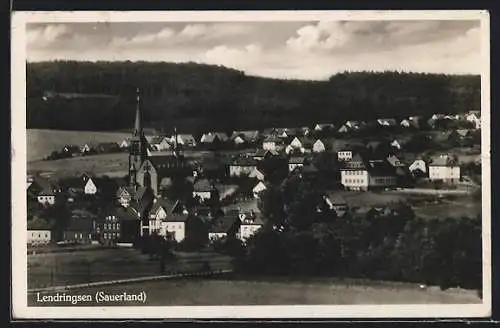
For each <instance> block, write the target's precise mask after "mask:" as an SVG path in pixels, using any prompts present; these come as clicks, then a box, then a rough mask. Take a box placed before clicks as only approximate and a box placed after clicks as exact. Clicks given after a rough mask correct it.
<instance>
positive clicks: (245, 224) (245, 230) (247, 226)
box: [237, 212, 264, 242]
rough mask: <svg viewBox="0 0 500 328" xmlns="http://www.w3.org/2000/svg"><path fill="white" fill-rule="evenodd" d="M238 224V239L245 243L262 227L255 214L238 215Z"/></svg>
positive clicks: (262, 224) (261, 222)
mask: <svg viewBox="0 0 500 328" xmlns="http://www.w3.org/2000/svg"><path fill="white" fill-rule="evenodd" d="M239 219H240V224H239V232H238V233H237V237H238V239H240V240H241V241H243V242H245V241H246V240H248V238H250V237H251V236H253V235H254V234H255V233H256V232H257V231H259V230H260V229H261V228H262V227H263V226H264V221H262V219H261V218H260V215H258V214H257V213H255V212H250V213H240V214H239Z"/></svg>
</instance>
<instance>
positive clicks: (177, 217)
mask: <svg viewBox="0 0 500 328" xmlns="http://www.w3.org/2000/svg"><path fill="white" fill-rule="evenodd" d="M188 218H189V215H188V214H186V213H182V214H177V213H173V214H171V215H168V216H167V217H166V218H165V219H164V221H163V222H162V226H161V234H162V235H164V236H166V235H171V236H172V237H173V238H174V240H175V241H177V242H178V243H180V242H181V241H183V240H184V239H185V238H186V227H187V221H188Z"/></svg>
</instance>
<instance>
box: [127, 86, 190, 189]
mask: <svg viewBox="0 0 500 328" xmlns="http://www.w3.org/2000/svg"><path fill="white" fill-rule="evenodd" d="M174 137H175V138H174V145H173V149H172V154H169V155H157V156H154V155H152V154H149V152H148V148H149V144H148V141H147V139H146V136H145V135H144V131H143V126H142V109H141V99H140V94H139V89H137V107H136V113H135V126H134V131H133V134H132V138H131V140H130V148H129V149H130V150H129V165H128V170H129V187H131V188H133V189H134V190H138V189H141V188H148V189H150V190H151V191H152V193H153V195H154V196H155V197H159V196H161V195H162V192H163V191H164V190H165V189H167V188H168V187H170V186H171V185H172V183H173V181H175V180H178V179H181V180H184V179H186V178H188V177H190V176H192V174H193V169H192V167H191V165H190V164H189V163H188V161H187V160H186V158H185V157H184V156H183V154H181V152H180V150H179V147H178V145H177V129H174Z"/></svg>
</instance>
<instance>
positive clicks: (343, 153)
mask: <svg viewBox="0 0 500 328" xmlns="http://www.w3.org/2000/svg"><path fill="white" fill-rule="evenodd" d="M337 158H338V160H339V161H350V160H351V159H352V150H345V149H343V150H340V151H338V152H337Z"/></svg>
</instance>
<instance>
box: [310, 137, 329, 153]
mask: <svg viewBox="0 0 500 328" xmlns="http://www.w3.org/2000/svg"><path fill="white" fill-rule="evenodd" d="M312 151H313V152H315V153H323V152H325V151H326V147H325V143H324V142H323V141H321V140H320V139H318V140H316V141H315V142H314V144H313V147H312Z"/></svg>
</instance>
